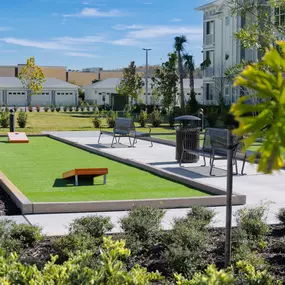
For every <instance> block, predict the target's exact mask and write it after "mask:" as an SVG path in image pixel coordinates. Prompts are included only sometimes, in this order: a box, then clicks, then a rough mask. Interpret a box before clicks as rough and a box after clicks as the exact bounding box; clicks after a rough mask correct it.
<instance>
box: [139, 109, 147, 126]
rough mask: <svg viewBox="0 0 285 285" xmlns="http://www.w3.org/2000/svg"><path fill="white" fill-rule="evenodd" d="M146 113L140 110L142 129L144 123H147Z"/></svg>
mask: <svg viewBox="0 0 285 285" xmlns="http://www.w3.org/2000/svg"><path fill="white" fill-rule="evenodd" d="M147 117H148V115H147V111H144V110H141V111H140V124H141V127H142V128H144V127H145V124H146V121H147Z"/></svg>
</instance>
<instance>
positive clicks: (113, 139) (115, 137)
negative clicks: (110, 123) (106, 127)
mask: <svg viewBox="0 0 285 285" xmlns="http://www.w3.org/2000/svg"><path fill="white" fill-rule="evenodd" d="M114 139H116V137H115V136H113V139H112V143H111V147H114V146H113V145H114ZM116 143H117V139H116Z"/></svg>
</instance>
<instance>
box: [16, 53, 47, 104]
mask: <svg viewBox="0 0 285 285" xmlns="http://www.w3.org/2000/svg"><path fill="white" fill-rule="evenodd" d="M19 79H20V80H21V82H22V86H23V88H24V89H26V90H27V100H26V106H27V105H30V104H31V95H33V94H38V93H40V92H41V91H42V89H43V85H44V82H45V81H46V79H45V75H44V72H43V70H42V68H41V67H39V66H37V65H36V63H35V58H34V57H33V56H32V57H31V58H28V59H27V64H26V66H24V67H23V68H22V70H21V72H20V74H19Z"/></svg>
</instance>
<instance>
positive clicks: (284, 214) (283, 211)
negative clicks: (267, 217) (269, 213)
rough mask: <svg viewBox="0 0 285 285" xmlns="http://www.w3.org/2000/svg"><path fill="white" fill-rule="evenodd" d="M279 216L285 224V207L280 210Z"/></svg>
mask: <svg viewBox="0 0 285 285" xmlns="http://www.w3.org/2000/svg"><path fill="white" fill-rule="evenodd" d="M277 218H278V220H279V221H280V222H281V223H282V224H283V225H285V208H282V209H280V210H279V212H278V214H277Z"/></svg>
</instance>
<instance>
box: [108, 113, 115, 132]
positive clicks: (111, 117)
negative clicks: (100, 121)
mask: <svg viewBox="0 0 285 285" xmlns="http://www.w3.org/2000/svg"><path fill="white" fill-rule="evenodd" d="M116 119H117V113H116V112H114V111H112V110H111V111H109V112H108V113H107V124H108V126H109V128H114V127H115V122H116Z"/></svg>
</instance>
